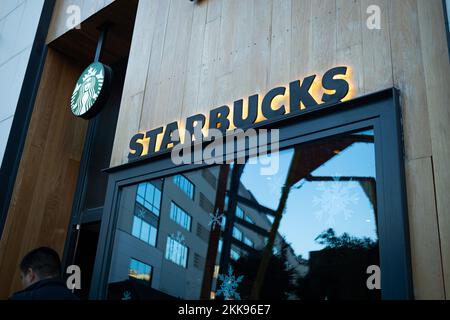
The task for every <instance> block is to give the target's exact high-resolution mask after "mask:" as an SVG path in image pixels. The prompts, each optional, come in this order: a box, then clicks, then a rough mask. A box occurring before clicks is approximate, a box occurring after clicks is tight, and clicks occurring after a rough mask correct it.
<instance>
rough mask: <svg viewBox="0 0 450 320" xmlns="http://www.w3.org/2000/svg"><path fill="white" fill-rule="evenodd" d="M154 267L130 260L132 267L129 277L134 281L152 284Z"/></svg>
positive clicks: (129, 270)
mask: <svg viewBox="0 0 450 320" xmlns="http://www.w3.org/2000/svg"><path fill="white" fill-rule="evenodd" d="M152 271H153V267H152V266H149V265H148V264H145V263H143V262H140V261H138V260H135V259H133V258H131V259H130V266H129V268H128V276H129V277H130V278H133V279H137V280H142V281H145V282H148V283H149V284H150V283H151V280H152Z"/></svg>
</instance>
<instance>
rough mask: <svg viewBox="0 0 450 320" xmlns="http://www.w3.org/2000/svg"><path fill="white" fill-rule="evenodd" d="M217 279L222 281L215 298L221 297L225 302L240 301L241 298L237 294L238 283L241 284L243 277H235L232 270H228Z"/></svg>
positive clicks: (230, 268)
mask: <svg viewBox="0 0 450 320" xmlns="http://www.w3.org/2000/svg"><path fill="white" fill-rule="evenodd" d="M218 279H219V280H220V281H222V283H221V284H220V289H219V290H217V292H216V294H217V296H221V295H222V296H223V297H224V299H225V300H241V296H240V295H239V293H238V292H237V288H238V286H239V283H241V282H242V280H243V279H244V276H239V277H237V278H236V276H235V275H234V274H233V268H232V267H231V266H230V267H229V268H228V274H225V275H224V274H219V277H218Z"/></svg>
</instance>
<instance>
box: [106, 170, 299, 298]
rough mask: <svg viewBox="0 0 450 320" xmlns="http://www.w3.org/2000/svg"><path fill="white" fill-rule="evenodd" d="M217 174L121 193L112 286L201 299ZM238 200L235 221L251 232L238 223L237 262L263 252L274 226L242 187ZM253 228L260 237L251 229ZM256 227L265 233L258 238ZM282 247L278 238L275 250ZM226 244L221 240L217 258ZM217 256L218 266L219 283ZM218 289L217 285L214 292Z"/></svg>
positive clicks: (234, 251)
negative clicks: (132, 285)
mask: <svg viewBox="0 0 450 320" xmlns="http://www.w3.org/2000/svg"><path fill="white" fill-rule="evenodd" d="M218 172H219V168H218V167H212V168H209V169H204V170H200V171H194V172H191V173H187V174H185V175H177V176H174V177H170V178H167V179H159V180H154V181H151V182H147V183H141V184H139V185H138V186H131V187H128V188H124V189H123V192H122V195H121V197H122V198H121V206H120V212H119V222H118V227H117V232H116V236H115V250H114V252H113V257H112V263H111V271H110V279H109V280H110V282H111V283H118V282H123V281H128V280H130V279H140V280H145V279H147V278H148V279H149V280H148V285H151V288H153V289H155V290H158V291H161V292H164V293H166V294H169V295H171V296H173V297H179V298H183V299H198V298H199V297H200V290H201V286H202V281H203V271H204V268H205V263H206V252H207V247H208V242H209V232H210V228H211V226H210V219H211V217H210V214H211V213H212V212H213V210H214V202H215V196H216V188H217V179H218V178H217V177H218ZM238 200H242V201H243V202H241V201H239V202H238V207H237V210H236V216H237V218H239V219H242V221H244V222H245V223H247V226H244V225H240V224H239V221H237V222H236V223H235V226H234V228H233V232H232V234H233V238H234V240H233V242H232V246H231V251H230V257H231V258H232V259H233V260H238V259H239V258H240V257H242V256H243V255H245V254H247V253H248V252H249V251H250V250H253V251H255V250H262V249H263V248H264V246H265V244H266V234H267V230H269V229H270V225H271V222H270V220H269V218H268V217H267V215H266V214H267V213H270V211H271V210H270V209H267V208H263V207H262V206H261V205H259V204H258V203H257V202H256V199H255V198H254V197H253V196H252V194H251V193H250V191H248V190H247V189H246V188H245V187H244V185H242V184H240V190H239V199H238ZM261 209H263V210H261ZM224 221H225V219H223V222H224ZM222 225H224V224H222ZM249 225H250V226H254V228H253V229H255V230H256V231H255V230H251V229H250V228H248V226H249ZM258 227H259V228H260V229H261V230H263V231H265V233H264V234H260V233H258V232H257V230H258V229H257V228H258ZM282 241H283V239H282V237H281V236H278V237H277V248H278V249H276V250H279V248H280V246H281V243H282ZM222 243H223V241H222V240H221V241H220V242H219V248H218V255H219V256H220V254H221V246H222ZM276 250H274V251H276ZM289 252H290V253H289V254H288V261H289V264H291V265H292V267H294V268H296V269H297V270H298V271H299V273H301V274H303V273H304V272H305V268H306V267H305V266H304V265H303V264H301V263H300V262H299V261H300V260H298V259H297V257H296V256H295V254H294V252H293V250H289ZM275 253H276V252H275ZM219 256H218V257H217V259H216V262H215V264H216V265H215V270H216V272H215V279H217V273H218V269H219V268H218V265H219V261H220V257H219ZM145 275H147V276H145ZM150 278H151V282H150ZM214 287H215V285H214V284H213V290H214Z"/></svg>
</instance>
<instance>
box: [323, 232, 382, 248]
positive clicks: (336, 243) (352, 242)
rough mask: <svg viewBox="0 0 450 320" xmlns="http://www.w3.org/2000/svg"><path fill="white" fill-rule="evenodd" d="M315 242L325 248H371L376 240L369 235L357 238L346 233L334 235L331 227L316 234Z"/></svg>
mask: <svg viewBox="0 0 450 320" xmlns="http://www.w3.org/2000/svg"><path fill="white" fill-rule="evenodd" d="M315 240H316V241H317V243H319V244H322V245H324V246H325V248H326V249H336V248H348V249H367V250H368V249H372V248H374V247H376V246H377V242H376V241H373V240H372V239H370V238H369V237H364V238H357V237H352V236H350V235H349V234H348V233H344V234H342V235H341V236H336V233H335V232H334V230H333V229H331V228H330V229H328V230H326V231H324V232H322V233H321V234H319V235H318V236H317V238H316V239H315Z"/></svg>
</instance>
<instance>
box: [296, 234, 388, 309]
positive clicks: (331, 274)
mask: <svg viewBox="0 0 450 320" xmlns="http://www.w3.org/2000/svg"><path fill="white" fill-rule="evenodd" d="M316 241H317V242H318V243H320V244H322V245H324V246H325V248H324V249H322V250H320V251H313V252H310V259H309V272H308V274H307V275H306V276H305V277H304V278H299V279H298V281H297V296H298V297H299V298H300V299H329V300H333V299H379V298H380V291H379V290H374V291H371V290H368V289H367V286H366V281H367V278H368V275H367V273H366V270H367V267H368V266H370V265H378V264H379V258H378V242H377V241H374V240H372V239H370V238H356V237H352V236H350V235H348V234H347V233H344V234H342V235H341V236H337V235H336V233H335V231H334V230H333V229H328V230H326V231H324V232H322V233H321V234H320V235H319V236H318V237H317V238H316Z"/></svg>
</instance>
